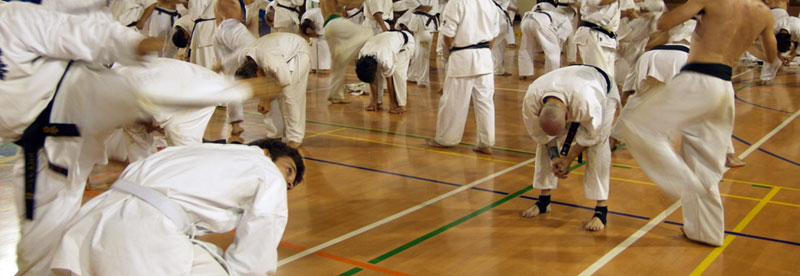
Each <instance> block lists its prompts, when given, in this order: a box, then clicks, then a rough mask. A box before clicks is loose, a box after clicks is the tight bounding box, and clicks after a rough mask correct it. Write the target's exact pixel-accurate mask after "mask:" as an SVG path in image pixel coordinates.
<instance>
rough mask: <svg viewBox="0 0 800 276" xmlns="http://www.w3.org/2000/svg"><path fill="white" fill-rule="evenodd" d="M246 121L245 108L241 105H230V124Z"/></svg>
mask: <svg viewBox="0 0 800 276" xmlns="http://www.w3.org/2000/svg"><path fill="white" fill-rule="evenodd" d="M242 121H244V107H242V104H241V103H228V123H236V122H242Z"/></svg>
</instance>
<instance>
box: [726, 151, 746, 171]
mask: <svg viewBox="0 0 800 276" xmlns="http://www.w3.org/2000/svg"><path fill="white" fill-rule="evenodd" d="M746 164H747V162H744V160H742V159H739V157H738V156H736V154H735V153H728V155H727V156H725V167H728V168H738V167H743V166H744V165H746Z"/></svg>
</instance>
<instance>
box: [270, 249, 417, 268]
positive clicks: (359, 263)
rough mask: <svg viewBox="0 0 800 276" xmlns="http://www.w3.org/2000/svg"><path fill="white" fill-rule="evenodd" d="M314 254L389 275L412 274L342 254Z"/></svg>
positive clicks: (319, 252) (320, 252)
mask: <svg viewBox="0 0 800 276" xmlns="http://www.w3.org/2000/svg"><path fill="white" fill-rule="evenodd" d="M280 245H282V246H285V247H289V248H292V249H297V250H300V251H303V250H306V249H308V248H307V247H303V246H299V245H296V244H291V243H288V242H285V241H281V243H280ZM314 255H317V256H320V257H325V258H328V259H332V260H335V261H340V262H343V263H348V264H351V265H354V266H357V267H361V268H365V269H369V270H374V271H377V272H382V273H385V274H389V275H398V276H399V275H403V276H410V275H411V274H406V273H402V272H397V271H394V270H390V269H386V268H383V267H380V266H376V265H373V264H368V263H364V262H359V261H356V260H351V259H348V258H345V257H340V256H336V255H332V254H328V253H325V252H322V251H317V252H315V253H314Z"/></svg>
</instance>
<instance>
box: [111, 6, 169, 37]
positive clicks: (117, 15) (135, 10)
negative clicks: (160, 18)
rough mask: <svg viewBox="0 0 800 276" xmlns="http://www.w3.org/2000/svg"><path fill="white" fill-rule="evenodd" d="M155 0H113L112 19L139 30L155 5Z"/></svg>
mask: <svg viewBox="0 0 800 276" xmlns="http://www.w3.org/2000/svg"><path fill="white" fill-rule="evenodd" d="M157 2H158V1H157V0H115V1H112V2H111V15H112V16H113V18H114V20H116V21H117V22H119V23H121V24H122V25H124V26H126V27H129V28H131V29H133V30H137V31H138V30H141V29H142V28H143V27H144V25H145V23H147V21H148V19H149V18H150V14H151V13H152V12H153V10H154V9H155V7H156V4H157Z"/></svg>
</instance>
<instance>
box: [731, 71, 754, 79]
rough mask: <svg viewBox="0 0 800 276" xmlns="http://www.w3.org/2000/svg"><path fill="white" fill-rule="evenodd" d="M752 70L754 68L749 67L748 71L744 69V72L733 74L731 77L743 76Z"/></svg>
mask: <svg viewBox="0 0 800 276" xmlns="http://www.w3.org/2000/svg"><path fill="white" fill-rule="evenodd" d="M752 71H753V68H750V69H747V71H744V72H741V73H739V74H736V75H733V77H731V79H735V78H738V77H741V76H742V75H744V74H747V73H750V72H752Z"/></svg>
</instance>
